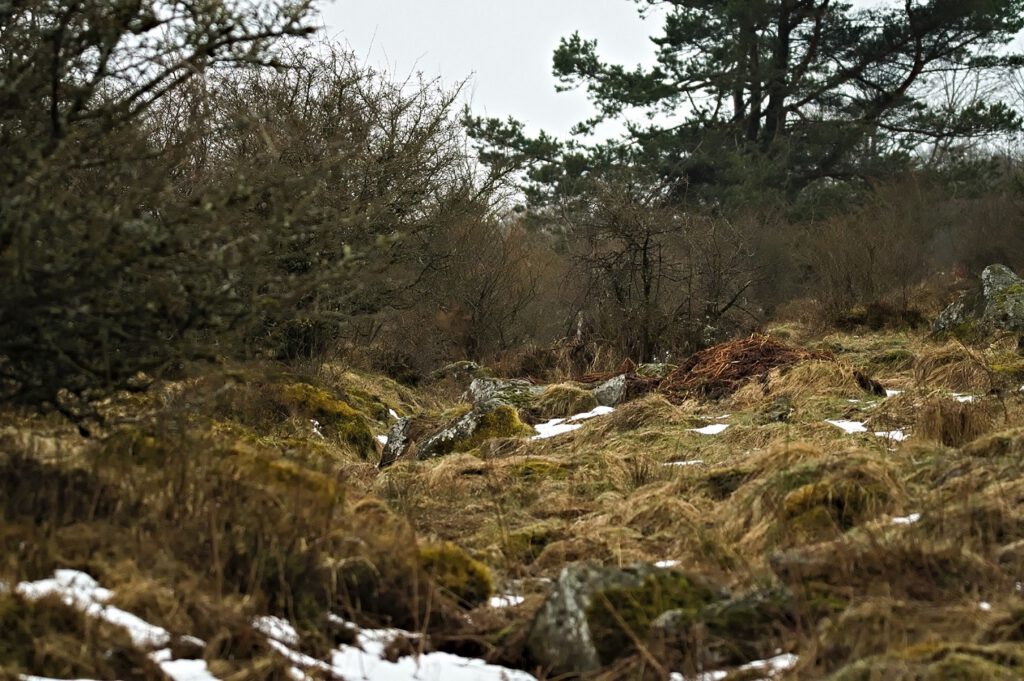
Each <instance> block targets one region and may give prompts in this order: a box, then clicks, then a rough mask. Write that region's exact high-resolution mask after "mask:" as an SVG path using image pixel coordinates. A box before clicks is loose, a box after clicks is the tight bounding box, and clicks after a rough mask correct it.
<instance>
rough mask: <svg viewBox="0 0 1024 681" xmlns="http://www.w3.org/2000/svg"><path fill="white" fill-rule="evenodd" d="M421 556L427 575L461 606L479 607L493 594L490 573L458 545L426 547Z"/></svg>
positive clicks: (445, 544) (422, 549)
mask: <svg viewBox="0 0 1024 681" xmlns="http://www.w3.org/2000/svg"><path fill="white" fill-rule="evenodd" d="M419 555H420V564H421V565H422V566H423V569H424V570H426V572H427V574H429V575H430V576H431V577H432V578H433V580H434V581H435V582H436V583H437V585H438V586H440V587H441V588H442V589H444V590H445V591H446V592H448V593H449V594H450V595H452V596H453V597H454V598H455V599H456V600H457V601H458V602H459V603H461V604H462V605H465V606H469V607H473V606H476V605H480V604H482V603H484V602H486V601H487V599H488V598H489V597H490V596H491V595H492V594H493V593H494V580H493V579H492V577H491V571H490V570H489V569H488V568H487V566H486V565H484V564H483V563H481V562H480V561H478V560H475V559H474V558H473V557H471V556H470V555H469V553H467V552H466V550H465V549H463V548H462V547H460V546H458V545H457V544H452V543H451V542H445V543H443V544H430V545H427V546H423V547H421V548H420V553H419Z"/></svg>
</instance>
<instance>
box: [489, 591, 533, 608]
mask: <svg viewBox="0 0 1024 681" xmlns="http://www.w3.org/2000/svg"><path fill="white" fill-rule="evenodd" d="M524 600H526V599H525V598H523V597H522V596H518V595H516V594H505V595H503V596H491V598H490V600H489V601H487V604H488V605H490V606H491V607H492V608H512V607H515V606H517V605H519V604H520V603H522V602H523V601H524Z"/></svg>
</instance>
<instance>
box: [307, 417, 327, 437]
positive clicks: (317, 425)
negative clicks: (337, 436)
mask: <svg viewBox="0 0 1024 681" xmlns="http://www.w3.org/2000/svg"><path fill="white" fill-rule="evenodd" d="M309 425H311V426H313V435H316V436H317V437H318V438H320V439H321V440H323V439H324V434H323V433H322V432H321V431H320V422H319V421H317V420H316V419H310V420H309Z"/></svg>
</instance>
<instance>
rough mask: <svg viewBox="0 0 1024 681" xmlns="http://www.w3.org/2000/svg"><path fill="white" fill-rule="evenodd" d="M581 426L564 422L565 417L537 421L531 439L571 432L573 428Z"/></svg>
mask: <svg viewBox="0 0 1024 681" xmlns="http://www.w3.org/2000/svg"><path fill="white" fill-rule="evenodd" d="M582 427H583V426H582V425H580V424H578V423H566V419H551V420H550V421H545V422H544V423H538V424H537V425H535V426H534V427H533V429H534V430H536V431H537V434H536V435H534V436H533V437H532V438H530V439H531V440H546V439H548V438H549V437H555V436H556V435H561V434H562V433H571V432H572V431H574V430H579V429H580V428H582Z"/></svg>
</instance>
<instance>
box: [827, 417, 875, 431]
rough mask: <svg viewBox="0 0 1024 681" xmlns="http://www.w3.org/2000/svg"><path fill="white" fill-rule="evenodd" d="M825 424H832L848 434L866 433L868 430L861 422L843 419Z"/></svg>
mask: <svg viewBox="0 0 1024 681" xmlns="http://www.w3.org/2000/svg"><path fill="white" fill-rule="evenodd" d="M825 423H829V424H832V425H833V426H835V427H836V428H839V429H840V430H843V431H846V432H847V433H850V434H853V433H866V432H868V429H867V428H865V427H864V424H863V423H861V422H860V421H844V420H842V419H840V420H837V421H825Z"/></svg>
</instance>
